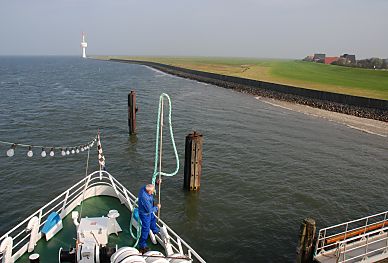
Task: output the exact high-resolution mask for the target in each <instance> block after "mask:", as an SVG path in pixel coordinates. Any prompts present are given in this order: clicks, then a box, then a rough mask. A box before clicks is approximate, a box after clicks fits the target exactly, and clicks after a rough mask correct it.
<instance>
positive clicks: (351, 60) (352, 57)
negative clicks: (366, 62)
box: [341, 54, 357, 64]
mask: <svg viewBox="0 0 388 263" xmlns="http://www.w3.org/2000/svg"><path fill="white" fill-rule="evenodd" d="M341 58H344V59H346V60H347V61H348V62H349V63H351V64H356V63H357V61H356V55H349V54H343V55H342V56H341Z"/></svg>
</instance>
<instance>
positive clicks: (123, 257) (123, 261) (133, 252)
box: [110, 247, 145, 263]
mask: <svg viewBox="0 0 388 263" xmlns="http://www.w3.org/2000/svg"><path fill="white" fill-rule="evenodd" d="M139 254H140V252H139V250H137V249H136V248H133V247H122V248H120V249H118V250H117V251H116V252H115V253H114V254H113V255H112V256H111V258H110V262H112V263H118V262H120V263H132V262H144V263H145V260H144V259H143V258H142V257H140V256H138V255H139Z"/></svg>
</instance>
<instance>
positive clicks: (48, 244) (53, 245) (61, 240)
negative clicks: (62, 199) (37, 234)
mask: <svg viewBox="0 0 388 263" xmlns="http://www.w3.org/2000/svg"><path fill="white" fill-rule="evenodd" d="M112 209H115V210H117V211H119V213H120V216H119V217H118V218H117V222H118V223H119V225H120V226H121V228H122V230H123V231H122V232H120V233H119V236H116V235H115V234H111V235H110V236H109V244H108V245H109V246H111V247H115V246H116V244H117V245H118V247H123V246H127V247H128V246H133V245H134V243H135V240H134V239H132V238H131V235H130V232H129V223H130V219H131V212H130V211H129V210H128V208H127V207H126V206H125V205H122V204H121V203H120V200H119V199H117V198H114V197H109V196H96V197H91V198H89V199H86V200H85V201H84V202H83V207H82V217H101V216H107V214H108V212H109V210H112ZM74 210H76V211H79V212H80V210H81V206H77V208H76V209H74ZM62 223H63V229H62V230H61V231H59V232H58V233H57V234H56V235H55V236H54V237H53V238H52V239H50V240H49V241H46V239H45V238H44V237H43V238H42V239H41V240H39V241H38V243H37V245H36V247H35V250H34V252H33V253H38V254H39V255H40V262H41V263H52V262H58V253H59V249H60V248H61V247H62V248H63V249H64V250H68V249H69V248H70V247H74V246H75V239H76V237H77V233H76V227H75V225H74V224H73V220H72V219H71V213H70V214H69V215H67V216H66V217H65V218H64V219H63V220H62ZM148 241H149V240H148ZM148 246H149V247H150V248H151V250H158V251H161V252H162V253H163V254H164V248H163V247H162V246H161V245H159V244H158V245H153V244H152V243H151V242H150V241H149V243H148ZM29 255H30V254H29V253H25V255H23V256H22V257H21V258H19V259H18V260H17V261H16V262H17V263H28V262H29V260H28V257H29Z"/></svg>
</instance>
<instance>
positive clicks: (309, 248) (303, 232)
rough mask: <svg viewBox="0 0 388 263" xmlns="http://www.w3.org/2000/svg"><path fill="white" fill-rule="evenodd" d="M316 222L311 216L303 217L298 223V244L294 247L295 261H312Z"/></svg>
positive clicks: (300, 262) (303, 262) (298, 262)
mask: <svg viewBox="0 0 388 263" xmlns="http://www.w3.org/2000/svg"><path fill="white" fill-rule="evenodd" d="M315 231H316V224H315V220H314V219H312V218H305V219H304V220H303V222H302V224H301V225H300V230H299V240H298V246H297V248H296V262H297V263H310V262H313V256H314V248H315Z"/></svg>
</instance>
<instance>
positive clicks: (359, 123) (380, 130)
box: [255, 96, 388, 138]
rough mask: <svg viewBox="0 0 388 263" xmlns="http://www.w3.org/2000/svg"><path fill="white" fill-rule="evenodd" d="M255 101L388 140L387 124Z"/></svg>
mask: <svg viewBox="0 0 388 263" xmlns="http://www.w3.org/2000/svg"><path fill="white" fill-rule="evenodd" d="M255 99H257V100H259V101H262V102H264V103H267V104H269V105H272V106H274V107H279V108H283V109H286V110H289V111H294V112H299V113H303V114H305V115H309V116H313V117H316V118H322V119H325V120H327V121H331V122H334V123H337V124H341V125H345V126H347V127H348V128H351V129H355V130H358V131H361V132H364V133H368V134H372V135H376V136H380V137H384V138H388V123H387V122H383V121H378V120H374V119H366V118H361V117H357V116H353V115H347V114H343V113H339V112H333V111H328V110H322V109H318V108H314V107H311V106H307V105H301V104H297V103H292V102H287V101H280V100H276V99H270V98H265V97H260V96H256V97H255Z"/></svg>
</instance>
